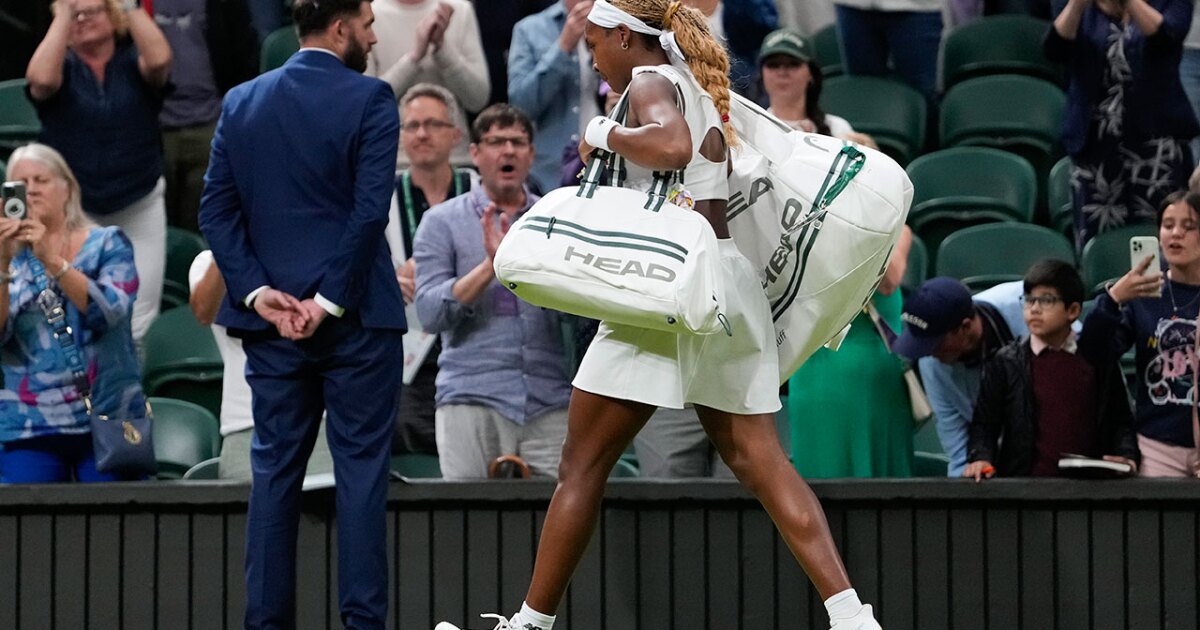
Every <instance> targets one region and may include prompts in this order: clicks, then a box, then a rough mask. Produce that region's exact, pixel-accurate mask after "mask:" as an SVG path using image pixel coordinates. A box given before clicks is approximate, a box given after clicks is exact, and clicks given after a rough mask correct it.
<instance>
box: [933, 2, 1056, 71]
mask: <svg viewBox="0 0 1200 630" xmlns="http://www.w3.org/2000/svg"><path fill="white" fill-rule="evenodd" d="M1049 29H1050V23H1049V22H1047V21H1045V20H1040V19H1038V18H1035V17H1030V16H1028V15H995V16H989V17H985V18H982V19H979V20H975V21H973V22H969V23H967V24H964V25H962V26H959V27H957V28H955V29H954V30H952V31H950V32H949V33H948V34H947V35H946V39H945V42H944V44H943V54H942V85H943V86H944V88H945V89H947V90H949V89H950V88H951V87H953V86H954V85H955V84H957V83H960V82H962V81H965V80H967V79H972V78H975V77H980V76H985V75H992V74H1024V75H1029V76H1033V77H1037V78H1039V79H1045V80H1047V81H1053V82H1054V83H1061V82H1062V73H1063V71H1062V67H1061V66H1059V65H1058V64H1056V63H1053V62H1051V61H1050V60H1049V59H1047V58H1046V56H1045V55H1044V54H1043V53H1042V39H1043V38H1045V36H1046V32H1047V31H1048V30H1049Z"/></svg>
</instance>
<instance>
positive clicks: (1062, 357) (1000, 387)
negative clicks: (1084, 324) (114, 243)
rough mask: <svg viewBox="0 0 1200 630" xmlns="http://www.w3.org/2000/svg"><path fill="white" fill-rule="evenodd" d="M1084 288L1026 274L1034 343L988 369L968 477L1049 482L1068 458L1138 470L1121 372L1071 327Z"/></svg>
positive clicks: (1060, 271) (1065, 267) (1054, 267)
mask: <svg viewBox="0 0 1200 630" xmlns="http://www.w3.org/2000/svg"><path fill="white" fill-rule="evenodd" d="M1083 298H1084V287H1083V280H1082V279H1080V277H1079V274H1078V273H1077V272H1076V271H1075V269H1074V267H1072V266H1071V265H1070V264H1068V263H1065V262H1062V261H1057V260H1046V261H1042V262H1039V263H1037V264H1035V265H1034V266H1033V267H1032V268H1030V270H1029V272H1028V273H1027V274H1026V275H1025V295H1024V298H1023V302H1024V314H1025V323H1026V324H1027V325H1028V326H1029V336H1028V337H1025V338H1021V339H1017V340H1015V341H1013V342H1012V343H1010V344H1008V345H1006V346H1005V347H1003V348H1001V349H1000V350H999V351H998V352H997V353H996V355H995V356H994V357H993V358H992V359H991V360H990V361H988V363H986V364H985V365H984V368H983V378H982V381H981V383H980V388H979V397H978V399H977V400H976V403H975V414H974V417H973V418H972V419H971V426H970V429H969V440H968V447H967V462H968V464H967V467H966V469H965V470H964V471H963V476H964V477H971V478H974V479H975V480H976V481H979V480H980V479H983V478H987V477H992V476H993V475H999V476H1002V477H1027V476H1034V477H1050V476H1055V475H1058V461H1059V459H1060V458H1061V457H1062V456H1063V455H1064V454H1067V453H1070V454H1080V455H1085V456H1087V457H1093V458H1103V459H1106V460H1109V461H1116V462H1123V463H1127V464H1130V465H1131V466H1132V467H1133V469H1134V470H1137V462H1138V460H1139V458H1140V456H1139V454H1138V449H1137V441H1136V438H1135V435H1134V432H1133V428H1132V413H1131V411H1130V408H1129V398H1128V396H1127V394H1126V391H1125V384H1124V380H1123V379H1122V376H1121V370H1120V365H1119V364H1118V363H1117V362H1116V361H1113V360H1111V359H1105V358H1104V357H1103V353H1102V352H1101V351H1099V349H1097V351H1095V352H1093V351H1092V349H1089V348H1085V347H1081V346H1079V345H1077V343H1076V340H1075V334H1074V332H1073V331H1072V330H1071V325H1072V324H1073V323H1074V322H1075V320H1076V319H1078V318H1079V314H1080V312H1081V310H1082V308H1083Z"/></svg>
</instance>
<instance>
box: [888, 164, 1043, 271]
mask: <svg viewBox="0 0 1200 630" xmlns="http://www.w3.org/2000/svg"><path fill="white" fill-rule="evenodd" d="M906 170H907V172H908V176H909V178H910V179H911V180H912V183H913V202H912V209H911V210H910V211H909V214H908V224H909V226H911V227H912V229H913V232H915V233H916V234H917V236H919V237H921V239H922V240H924V241H925V246H926V247H927V248H928V251H929V258H930V260H929V264H930V267H932V268H934V269H936V268H937V265H936V263H937V251H938V247H939V246H940V245H941V242H942V239H944V238H946V236H947V235H949V234H951V233H953V232H955V231H957V230H959V229H961V228H964V227H969V226H972V225H980V224H983V223H995V222H1004V221H1015V222H1023V223H1028V222H1030V221H1031V220H1032V219H1033V208H1034V199H1035V198H1036V191H1037V182H1036V180H1035V177H1034V172H1033V167H1031V166H1030V165H1029V162H1027V161H1026V160H1025V159H1023V158H1021V157H1020V156H1018V155H1014V154H1012V153H1008V152H1005V151H1000V150H998V149H990V148H986V147H957V148H953V149H943V150H941V151H934V152H933V153H928V154H926V155H922V156H921V157H919V158H917V159H915V160H913V161H912V163H911V164H909V165H908V168H907V169H906Z"/></svg>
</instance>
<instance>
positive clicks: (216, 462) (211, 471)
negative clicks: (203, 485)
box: [183, 456, 221, 481]
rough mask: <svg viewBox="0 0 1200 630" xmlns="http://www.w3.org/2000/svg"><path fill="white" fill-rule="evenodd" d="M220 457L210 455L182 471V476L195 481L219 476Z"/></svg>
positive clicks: (209, 479)
mask: <svg viewBox="0 0 1200 630" xmlns="http://www.w3.org/2000/svg"><path fill="white" fill-rule="evenodd" d="M220 469H221V457H220V456H217V457H210V458H209V459H206V460H204V461H202V462H200V463H199V464H196V465H195V466H192V467H191V468H189V469H188V471H187V472H185V473H183V478H184V479H188V480H195V481H211V480H213V479H219V478H220V474H219V473H220Z"/></svg>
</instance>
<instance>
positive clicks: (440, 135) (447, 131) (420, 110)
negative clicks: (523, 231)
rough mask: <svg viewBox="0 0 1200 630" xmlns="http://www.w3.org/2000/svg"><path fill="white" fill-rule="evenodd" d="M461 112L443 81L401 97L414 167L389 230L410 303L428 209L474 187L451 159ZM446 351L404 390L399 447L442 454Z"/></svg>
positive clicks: (433, 355) (427, 360) (405, 142)
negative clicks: (441, 372) (440, 396)
mask: <svg viewBox="0 0 1200 630" xmlns="http://www.w3.org/2000/svg"><path fill="white" fill-rule="evenodd" d="M461 118H462V111H461V110H460V109H459V106H458V101H456V100H455V99H454V95H453V94H451V93H450V90H447V89H446V88H444V87H442V86H440V85H434V84H432V83H418V84H417V85H414V86H413V87H412V88H410V89H409V90H408V92H406V93H405V94H404V98H402V99H400V147H401V150H402V151H404V154H405V155H406V156H407V157H408V161H409V168H408V169H406V170H405V171H404V172H402V173H401V174H400V177H399V178H397V180H396V194H395V196H394V197H393V200H394V203H393V204H392V216H391V220H390V221H389V222H388V227H387V232H385V235H386V236H387V239H388V245H390V246H391V250H392V263H393V264H394V265H395V267H396V278H397V280H399V282H400V289H401V291H402V292H403V293H404V301H405V303H406V304H411V303H412V302H413V299H414V298H415V297H416V264H415V262H414V261H413V258H412V251H413V237H414V236H415V235H416V233H417V226H418V225H420V223H421V219H422V218H423V217H424V216H425V212H426V211H428V210H429V208H430V207H431V206H436V205H438V204H440V203H442V202H443V201H445V200H447V199H452V198H454V197H457V196H459V195H462V194H464V193H466V192H467V191H469V190H471V189H472V188H474V182H473V179H474V176H475V172H474V171H472V170H470V169H465V168H460V169H456V168H454V167H453V166H451V165H450V151H451V150H452V149H453V148H454V146H455V145H457V144H458V142H459V140H460V139H461V137H462V132H461V131H459V129H460V127H461V126H462V120H461ZM408 325H409V328H410V329H412V327H413V326H415V325H417V322H413V321H412V320H411V318H409V322H408ZM405 351H406V352H408V351H409V348H405ZM440 354H441V343H440V342H437V341H435V342H434V344H433V346H432V347H431V348H430V349H429V352H428V354H426V355H425V357H424V359H423V361H422V364H421V367H420V368H419V369H418V371H417V373H416V376H415V377H414V380H413V381H412V382H411V383H409V384H408V385H407V386H405V387H404V388H403V391H402V392H401V394H400V412H399V414H398V415H397V416H396V432H395V434H394V435H393V436H392V452H393V453H429V454H431V455H434V454H437V440H436V438H435V432H434V404H433V400H434V394H435V392H436V385H435V383H436V381H437V372H438V370H437V361H438V356H439V355H440Z"/></svg>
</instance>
